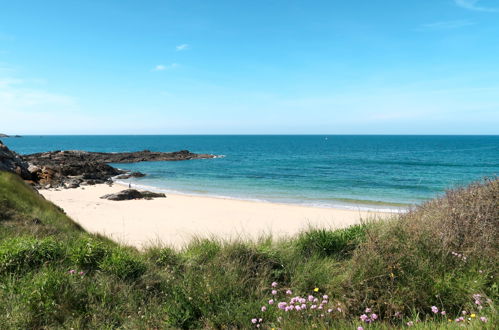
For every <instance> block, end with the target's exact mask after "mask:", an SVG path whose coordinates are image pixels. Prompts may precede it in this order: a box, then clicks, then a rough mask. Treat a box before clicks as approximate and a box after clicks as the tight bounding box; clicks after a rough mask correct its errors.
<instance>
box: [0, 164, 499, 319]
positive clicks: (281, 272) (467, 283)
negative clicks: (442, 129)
mask: <svg viewBox="0 0 499 330" xmlns="http://www.w3.org/2000/svg"><path fill="white" fill-rule="evenodd" d="M498 198H499V181H497V180H492V181H487V182H482V183H477V184H473V185H471V186H469V187H467V188H463V189H457V190H454V191H450V192H448V193H447V195H446V196H445V197H443V198H441V199H437V200H433V201H430V202H428V203H425V204H424V205H421V206H419V207H417V208H416V209H415V210H414V211H412V212H410V213H409V214H406V215H403V216H401V217H399V218H396V217H394V218H392V219H389V220H387V221H384V222H378V223H368V224H363V225H358V226H352V227H350V228H346V229H340V230H327V229H314V228H310V229H309V230H307V231H305V232H303V233H301V234H300V235H298V236H297V237H295V238H293V239H287V240H277V241H276V240H273V239H272V238H271V237H263V238H262V239H260V240H259V241H256V242H250V241H232V242H226V241H221V240H216V239H195V240H193V241H192V242H191V243H190V244H189V245H187V246H186V247H185V248H184V249H182V250H180V251H178V250H175V249H172V248H169V247H155V248H150V249H148V250H147V251H143V252H139V251H137V250H135V249H133V248H130V247H125V246H120V245H118V244H116V243H114V242H112V241H110V240H108V239H106V238H104V237H100V236H96V235H91V234H88V233H86V232H84V231H83V230H82V229H81V228H80V227H79V226H78V225H76V224H75V223H74V222H73V221H72V220H71V219H69V218H68V217H67V216H66V215H65V214H64V213H63V212H62V211H61V210H60V209H59V208H57V207H56V206H54V205H53V204H51V203H49V202H47V201H46V200H44V199H43V197H41V196H40V195H38V194H37V193H36V192H35V191H34V190H32V189H31V188H30V187H29V186H27V185H25V184H24V183H23V182H22V181H21V180H20V179H19V178H17V177H16V176H14V175H12V174H9V173H5V172H0V329H40V328H44V329H45V328H50V329H52V328H56V329H59V328H64V329H66V328H74V329H116V328H120V329H154V328H157V329H170V328H256V325H255V324H253V323H252V322H251V320H252V319H253V318H256V319H257V320H258V319H259V318H262V319H263V321H262V323H261V328H269V329H270V328H273V327H275V328H282V329H299V328H317V329H331V328H337V329H356V328H357V327H358V326H361V325H362V326H363V327H364V328H365V329H367V328H370V329H389V328H401V327H406V324H407V322H414V326H413V327H414V328H416V329H435V328H449V329H458V328H461V325H463V324H464V325H466V327H467V328H470V329H487V328H488V329H494V328H496V327H497V325H498V324H497V323H498V318H497V312H496V309H495V308H496V306H497V300H498V297H499V288H498V284H497V280H496V279H497V276H498V260H497V255H498V254H497V252H498V243H497V242H498V241H499V240H498V238H499V237H498V227H499V226H498V220H499V207H498V205H499V200H498ZM272 282H277V283H278V284H277V287H276V288H275V290H276V291H277V292H276V294H275V295H273V294H272V292H271V290H272V289H273V288H272V287H271V283H272ZM287 290H292V291H293V295H292V296H293V297H294V296H301V297H305V298H306V299H307V298H308V296H309V295H312V296H314V297H316V298H318V299H319V298H320V299H321V300H322V299H323V298H322V296H323V295H328V296H329V297H328V299H327V300H328V302H327V304H325V305H324V309H323V310H319V309H311V306H312V304H314V303H313V302H312V303H308V302H307V303H306V305H307V310H306V311H300V312H296V311H292V312H285V311H281V310H279V309H278V308H277V303H278V302H279V301H286V302H289V300H290V297H291V296H289V295H287V294H286V291H287ZM476 294H480V297H479V298H478V299H479V302H480V306H481V309H480V308H479V305H477V304H476V303H475V300H476V296H475V298H474V297H473V295H476ZM270 299H274V300H275V303H274V304H269V300H270ZM262 306H265V307H266V308H267V310H266V311H264V312H263V311H261V308H262ZM432 306H436V307H438V308H439V310H445V311H446V312H447V315H445V316H442V315H440V314H434V313H432V311H431V307H432ZM366 308H371V309H372V311H373V313H376V314H377V315H378V316H379V317H378V319H377V320H376V321H374V322H373V323H372V324H370V325H368V324H366V323H363V322H361V321H360V319H359V316H360V315H362V314H363V313H364V312H365V309H366ZM328 309H333V311H332V312H331V313H328V312H327V310H328ZM463 311H467V312H468V315H466V317H465V319H464V322H461V323H456V322H455V321H454V320H455V319H456V318H458V317H460V316H461V314H462V312H463ZM471 313H474V314H475V317H473V318H472V317H471V316H470V314H471ZM322 314H324V316H321V315H322ZM368 314H369V315H370V313H368ZM468 317H469V318H470V319H471V320H468ZM480 317H486V318H487V319H488V322H487V323H484V322H482V321H480V320H479V318H480ZM449 318H450V319H451V320H452V322H449V321H448V319H449Z"/></svg>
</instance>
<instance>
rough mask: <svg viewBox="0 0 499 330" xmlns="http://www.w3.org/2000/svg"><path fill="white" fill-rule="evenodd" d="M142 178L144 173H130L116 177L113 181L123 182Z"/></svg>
mask: <svg viewBox="0 0 499 330" xmlns="http://www.w3.org/2000/svg"><path fill="white" fill-rule="evenodd" d="M144 176H146V175H145V174H144V173H140V172H130V173H125V174H121V175H118V176H117V177H115V179H117V180H124V179H130V178H141V177H144Z"/></svg>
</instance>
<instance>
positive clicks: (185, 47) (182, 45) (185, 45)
mask: <svg viewBox="0 0 499 330" xmlns="http://www.w3.org/2000/svg"><path fill="white" fill-rule="evenodd" d="M175 48H176V49H177V51H178V52H179V51H182V50H187V49H189V45H188V44H181V45H178V46H177V47H175Z"/></svg>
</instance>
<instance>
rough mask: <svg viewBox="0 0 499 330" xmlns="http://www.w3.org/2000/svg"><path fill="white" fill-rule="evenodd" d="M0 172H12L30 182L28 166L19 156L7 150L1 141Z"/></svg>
mask: <svg viewBox="0 0 499 330" xmlns="http://www.w3.org/2000/svg"><path fill="white" fill-rule="evenodd" d="M0 171H8V172H13V173H16V174H18V175H19V176H20V177H21V178H23V179H24V180H32V175H31V173H30V171H29V164H28V163H27V162H25V161H24V160H23V159H22V158H21V156H19V155H18V154H16V153H15V152H13V151H11V150H10V149H9V148H7V146H6V145H4V144H3V143H2V141H0Z"/></svg>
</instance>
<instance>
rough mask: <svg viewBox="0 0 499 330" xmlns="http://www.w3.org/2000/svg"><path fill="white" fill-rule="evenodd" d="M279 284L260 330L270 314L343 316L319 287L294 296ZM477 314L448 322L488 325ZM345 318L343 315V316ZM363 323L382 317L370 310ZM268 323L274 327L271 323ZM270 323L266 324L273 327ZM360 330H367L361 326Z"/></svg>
mask: <svg viewBox="0 0 499 330" xmlns="http://www.w3.org/2000/svg"><path fill="white" fill-rule="evenodd" d="M456 256H457V257H459V258H464V259H463V260H466V258H465V257H463V256H462V255H458V254H456ZM278 287H279V284H278V283H277V282H272V284H271V285H270V288H269V291H270V293H271V297H270V299H269V300H268V301H267V303H266V304H264V305H263V306H261V307H260V311H261V312H262V313H264V314H261V315H260V316H261V317H255V318H252V319H251V323H252V324H253V325H254V326H255V327H257V328H260V327H262V326H264V320H263V318H265V316H264V315H268V316H269V318H270V316H271V315H276V314H277V316H278V317H277V322H279V323H280V322H282V321H283V319H285V318H288V317H293V316H297V317H299V318H304V317H305V318H309V317H310V318H312V319H315V320H320V319H322V320H324V321H325V322H328V321H327V320H328V319H331V318H334V317H335V315H337V314H335V313H342V314H344V313H343V309H342V305H341V304H340V303H339V302H332V301H331V300H330V298H329V296H328V295H327V294H319V291H320V290H319V288H315V289H313V292H312V294H308V295H304V296H301V295H293V291H291V290H290V289H279V288H278ZM473 300H474V302H475V305H476V306H477V308H478V310H481V309H482V308H483V304H484V303H489V304H490V303H491V301H490V300H489V299H484V297H483V296H482V295H481V294H478V293H476V294H474V295H473ZM429 310H430V311H431V313H432V314H433V315H434V317H439V318H444V319H446V318H447V316H446V315H447V312H446V311H445V310H443V309H439V308H438V307H437V306H431V307H429ZM476 313H478V312H467V311H465V310H463V311H462V312H461V314H462V316H460V317H458V318H456V319H454V320H452V319H450V318H449V319H448V322H456V323H466V322H472V321H473V320H474V319H477V321H478V320H480V322H483V323H486V322H488V319H487V318H486V317H485V316H481V317H477V314H476ZM343 316H344V315H343ZM394 317H395V318H397V319H403V314H402V313H401V312H396V313H395V314H394ZM359 319H360V321H361V322H362V323H363V324H364V326H365V325H367V326H370V325H371V324H372V323H373V322H375V321H377V320H379V315H378V314H376V313H375V312H373V310H372V309H371V308H369V307H368V308H366V309H365V310H364V313H362V315H360V316H359ZM268 321H269V320H267V321H266V324H267V323H270V324H272V322H268ZM415 322H420V320H414V321H411V320H408V322H406V323H405V324H406V326H408V327H411V326H414V324H415ZM270 324H267V325H270ZM357 330H364V328H363V326H362V325H359V326H358V328H357Z"/></svg>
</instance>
